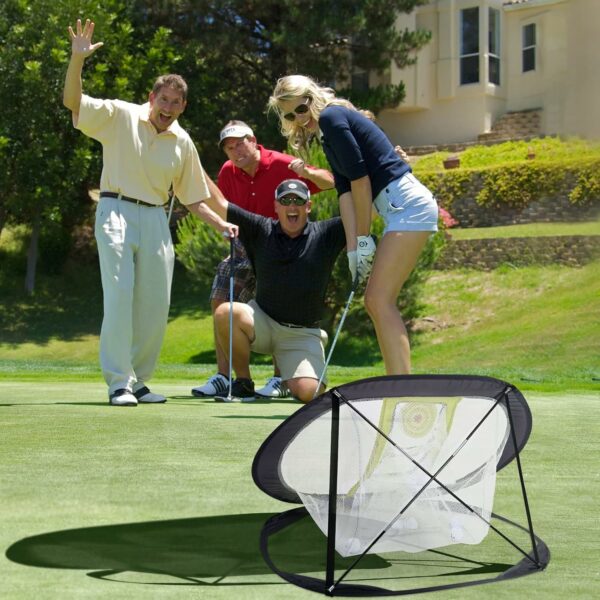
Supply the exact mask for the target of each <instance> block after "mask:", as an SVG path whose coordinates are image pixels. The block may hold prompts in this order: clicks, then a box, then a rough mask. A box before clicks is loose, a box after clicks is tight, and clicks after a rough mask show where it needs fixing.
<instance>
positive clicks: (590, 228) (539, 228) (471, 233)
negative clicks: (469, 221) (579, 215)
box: [448, 221, 600, 240]
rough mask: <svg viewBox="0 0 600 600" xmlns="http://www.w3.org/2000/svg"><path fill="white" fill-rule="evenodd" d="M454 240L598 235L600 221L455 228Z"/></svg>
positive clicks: (451, 230) (452, 235)
mask: <svg viewBox="0 0 600 600" xmlns="http://www.w3.org/2000/svg"><path fill="white" fill-rule="evenodd" d="M448 233H449V234H450V235H451V237H452V239H453V240H486V239H497V238H512V237H546V236H564V235H598V236H600V221H586V222H581V223H524V224H521V225H504V226H500V227H471V228H466V229H462V228H459V227H457V228H453V229H450V230H449V231H448Z"/></svg>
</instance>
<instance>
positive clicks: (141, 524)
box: [0, 379, 600, 600]
mask: <svg viewBox="0 0 600 600" xmlns="http://www.w3.org/2000/svg"><path fill="white" fill-rule="evenodd" d="M192 383H193V381H192V380H187V381H183V380H181V379H177V381H167V380H164V381H162V382H161V383H160V384H159V385H157V386H156V390H157V391H159V392H162V393H165V394H167V395H168V396H169V401H168V403H167V404H166V405H162V406H140V407H137V408H134V409H115V408H111V407H109V406H108V405H107V404H106V399H105V394H104V390H103V389H102V386H99V385H97V383H95V382H85V381H84V382H81V381H80V382H79V383H77V384H75V383H74V382H71V381H68V382H64V381H58V380H57V381H38V382H14V381H0V392H1V395H2V400H1V401H0V411H2V424H3V427H2V436H0V481H1V482H2V485H1V486H0V499H1V501H2V511H1V512H0V547H1V548H2V550H3V551H2V555H1V556H0V565H1V566H0V571H1V572H2V577H1V578H0V597H2V598H7V599H10V600H29V599H30V598H36V599H39V600H46V599H47V600H57V599H63V598H69V599H78V598H88V599H92V598H109V597H110V598H119V599H125V600H134V599H142V598H143V599H146V598H153V599H154V598H157V599H161V598H210V599H211V600H212V599H215V600H219V599H221V598H222V599H225V598H227V599H230V598H236V599H237V598H239V599H242V600H246V599H256V600H258V599H260V600H265V599H266V600H269V599H271V598H273V599H274V600H275V599H277V600H278V599H280V598H284V597H285V598H287V599H289V600H294V599H296V598H297V599H300V598H306V599H308V598H314V597H316V596H314V595H313V594H311V593H309V592H305V591H303V590H301V589H299V588H296V587H294V586H292V585H289V584H287V583H285V582H284V581H282V580H280V579H278V578H277V577H276V576H275V575H273V574H272V573H271V572H270V570H269V568H268V567H267V566H266V565H265V564H264V562H263V560H262V558H261V556H260V553H259V550H258V535H259V531H260V527H261V525H262V523H263V522H264V520H265V519H266V518H267V517H268V516H269V515H272V514H275V513H279V512H282V511H285V510H288V509H290V508H293V505H289V504H284V503H281V502H278V501H276V500H274V499H272V498H270V497H268V496H266V495H265V494H264V493H262V492H261V491H260V490H259V489H258V488H257V487H256V486H255V485H254V483H253V481H252V478H251V475H250V467H251V464H252V460H253V457H254V455H255V453H256V451H257V449H258V447H259V446H260V444H261V443H262V441H263V440H264V439H265V437H266V436H267V435H268V434H269V433H270V432H271V431H272V430H273V429H274V428H275V427H276V426H277V425H278V424H279V423H281V421H282V420H283V419H284V418H286V417H287V416H288V415H290V414H291V413H292V412H294V411H295V410H296V409H297V408H298V405H297V404H296V403H294V402H292V401H278V402H264V403H257V404H250V405H220V404H217V403H214V402H212V401H208V400H207V401H200V400H194V399H192V398H190V397H189V395H188V394H189V387H190V385H191V384H192ZM527 397H528V401H529V403H530V406H531V409H532V413H533V421H534V428H533V434H532V437H531V439H530V441H529V443H528V445H527V447H526V449H525V451H524V452H523V455H522V460H523V466H524V470H525V477H526V481H527V490H528V494H529V501H530V504H531V510H532V516H533V523H534V527H535V531H536V533H537V534H538V535H539V536H540V537H541V538H542V539H544V541H545V542H546V543H547V544H548V545H549V547H550V551H551V555H552V559H551V562H550V565H549V567H548V569H547V570H546V572H544V573H542V574H536V575H532V576H529V577H525V578H522V579H517V580H513V581H509V582H504V583H495V584H493V585H488V586H483V587H476V588H467V589H464V590H455V591H449V592H444V593H443V597H444V598H448V599H449V600H453V599H456V600H458V599H461V600H463V599H465V600H470V599H475V598H477V599H482V598H483V599H486V598H490V599H491V598H494V599H497V598H500V599H503V598H506V599H508V598H515V597H516V598H529V599H530V600H537V599H539V600H542V599H543V600H548V599H550V600H553V599H559V598H588V597H593V595H594V592H593V590H594V589H596V582H595V579H596V578H597V564H596V562H597V561H596V547H597V540H596V537H597V507H596V498H597V495H598V493H599V492H600V490H599V489H598V478H597V476H596V475H595V471H596V462H597V456H598V451H599V450H600V448H599V444H598V438H597V435H595V434H596V432H597V431H598V430H599V427H600V412H599V411H598V406H597V405H598V396H597V395H590V394H568V395H562V396H557V395H547V394H539V393H531V394H528V396H527ZM515 477H516V475H515V470H514V465H509V466H508V467H507V468H506V469H505V470H504V471H502V472H501V473H500V474H499V478H498V483H497V493H496V502H495V506H494V509H495V511H497V512H498V513H499V514H501V515H504V516H507V517H509V518H513V519H514V520H516V521H517V522H519V523H521V524H525V522H526V521H525V518H524V515H523V509H522V502H521V501H520V499H519V491H518V486H517V483H516V479H515ZM316 537H317V538H318V540H317V544H318V543H320V544H322V543H323V538H322V536H316ZM494 539H495V537H494V535H493V534H490V535H489V536H488V539H486V541H485V542H484V544H487V543H488V541H490V542H491V543H492V544H497V542H494V541H493V540H494ZM304 543H306V542H304ZM525 543H526V541H525ZM486 547H487V546H484V547H482V549H481V550H480V549H479V548H478V547H473V548H469V547H465V548H463V549H462V550H461V548H460V547H454V548H452V549H450V550H451V551H455V552H458V553H459V554H468V553H469V552H471V554H472V553H475V555H476V556H477V557H478V558H482V559H486V558H490V559H491V560H494V559H495V560H496V561H498V560H499V559H501V560H500V562H503V561H506V562H510V561H511V560H512V561H514V560H516V553H513V552H512V550H511V549H510V548H508V547H506V546H505V545H502V546H498V550H497V551H498V552H499V553H498V554H496V550H494V553H493V554H491V555H490V554H489V551H488V553H486V551H485V550H484V548H486ZM284 548H285V549H286V552H287V554H288V558H287V560H288V561H289V562H291V563H294V562H295V557H296V556H297V554H298V552H299V548H298V544H297V543H294V544H291V543H290V541H289V540H288V542H287V544H285V545H284ZM319 548H320V549H321V551H319ZM494 548H495V547H494ZM280 551H281V548H280ZM315 553H316V554H315ZM323 554H324V548H323V547H319V546H317V547H316V548H314V549H313V550H312V554H311V556H312V557H313V559H315V557H316V558H317V559H322V556H323ZM413 557H414V555H410V556H408V557H407V558H408V559H412V558H413ZM377 561H379V562H377ZM380 564H381V560H380V559H377V560H376V557H374V558H373V559H371V561H370V563H366V565H365V568H362V569H359V570H358V571H357V575H359V576H361V577H363V578H367V579H369V580H371V581H370V582H371V583H374V582H373V581H372V579H373V578H374V577H383V578H386V579H383V580H382V581H381V582H380V583H381V584H382V585H390V586H394V584H395V581H394V579H393V578H394V577H398V576H402V575H406V574H407V572H409V570H408V567H407V566H405V565H404V564H400V565H399V566H398V567H392V566H390V565H389V564H386V563H383V566H382V567H381V568H376V566H377V565H380ZM369 565H371V566H369ZM430 566H431V565H430ZM424 569H425V570H426V571H428V567H427V566H425V567H424ZM413 572H414V571H413ZM387 578H392V579H387ZM435 580H436V581H439V578H435ZM400 581H401V582H402V580H400ZM402 583H404V584H405V582H402ZM409 583H412V585H419V584H421V583H423V580H422V579H420V578H418V579H413V580H411V581H410V582H409ZM423 597H424V598H431V599H432V600H433V599H434V598H439V597H440V595H439V594H428V595H424V596H423Z"/></svg>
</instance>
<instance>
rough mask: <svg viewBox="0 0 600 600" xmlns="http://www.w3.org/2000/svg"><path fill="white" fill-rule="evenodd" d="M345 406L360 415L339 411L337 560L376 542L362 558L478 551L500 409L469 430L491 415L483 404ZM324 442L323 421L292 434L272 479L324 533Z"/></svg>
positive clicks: (441, 401)
mask: <svg viewBox="0 0 600 600" xmlns="http://www.w3.org/2000/svg"><path fill="white" fill-rule="evenodd" d="M352 406H353V407H355V408H356V410H357V411H359V412H360V413H361V414H358V413H357V412H355V410H352V408H350V407H349V406H348V405H347V404H344V403H343V404H342V405H341V406H340V418H339V452H338V484H337V517H336V544H335V547H336V550H337V552H338V553H339V554H341V555H342V556H352V555H357V554H361V553H362V552H364V551H365V550H366V549H367V548H368V547H369V546H370V545H371V544H372V543H373V541H374V540H376V539H377V538H378V536H380V534H381V533H382V532H385V533H383V535H382V536H381V537H380V538H379V539H378V541H377V542H376V543H375V544H374V545H373V546H372V547H371V548H370V549H369V550H368V552H369V553H375V552H391V551H398V550H402V551H405V552H420V551H422V550H426V549H433V548H439V547H443V546H448V545H450V544H457V543H463V544H478V543H480V542H481V541H482V540H483V538H484V537H485V536H486V534H487V532H488V529H489V526H488V524H487V523H486V521H489V518H490V515H491V512H492V506H493V501H494V490H495V485H496V464H497V462H498V458H499V457H500V455H501V453H502V451H503V449H504V445H505V443H506V440H507V437H508V433H509V423H508V419H507V416H506V412H505V409H504V408H503V406H502V405H498V406H496V408H495V409H494V410H493V411H492V412H491V413H490V414H489V415H488V417H487V418H486V419H485V420H484V421H483V422H482V423H481V424H480V426H479V427H478V428H477V429H476V426H477V424H478V423H480V421H481V420H482V418H483V417H484V415H485V414H486V413H487V412H488V411H489V409H490V408H491V406H492V403H491V402H490V399H489V398H477V397H459V398H422V397H419V398H407V397H402V398H379V399H365V400H353V401H352ZM361 415H363V416H364V418H363V416H361ZM367 420H368V421H370V422H371V423H372V424H373V425H375V426H376V427H377V428H378V429H379V430H380V431H381V432H382V433H383V434H385V435H382V433H379V432H378V431H377V430H376V429H375V427H373V426H372V425H371V424H370V423H369V422H368V421H367ZM473 430H475V431H474V432H473ZM470 434H471V437H470V438H469V439H468V441H465V440H466V438H467V437H468V436H469V435H470ZM386 436H387V438H389V440H391V442H393V443H391V442H390V441H389V440H388V439H386ZM330 440H331V412H326V413H324V414H323V415H321V416H320V417H319V418H317V419H315V420H314V421H312V422H311V423H310V424H309V425H307V426H306V427H304V428H303V429H302V430H301V431H300V432H299V433H298V435H297V436H296V437H295V438H294V439H293V440H292V441H291V442H290V444H289V445H288V446H287V448H286V450H285V452H284V453H283V456H282V460H281V462H280V468H281V473H280V475H281V479H282V480H283V481H284V482H285V483H286V485H288V486H289V487H290V488H292V489H294V490H295V491H296V492H297V493H298V495H299V496H300V498H301V499H302V502H303V503H304V505H305V507H306V509H307V510H308V512H309V513H310V515H311V516H312V518H313V519H314V520H315V522H316V524H317V525H318V526H319V528H320V529H321V530H322V531H323V532H324V533H327V523H328V509H329V480H330V469H329V463H330ZM395 446H397V447H395ZM399 448H400V449H399ZM454 454H455V456H454V457H453V458H451V457H452V456H453V455H454ZM450 458H451V460H449V462H448V463H447V465H446V466H444V467H443V469H442V470H441V471H440V472H439V474H437V475H436V476H435V478H436V479H437V481H438V482H439V483H438V482H436V481H433V480H431V477H430V475H434V474H436V473H437V471H438V470H439V469H440V468H441V467H442V466H443V465H444V464H445V463H446V462H447V461H448V459H450ZM415 463H417V464H415ZM425 471H427V473H429V474H430V475H428V474H427V473H426V472H425ZM428 482H429V483H428ZM426 484H427V485H426ZM440 484H441V485H440ZM424 486H425V487H424ZM443 486H445V487H446V488H448V490H449V491H447V490H445V489H444V487H443ZM422 488H424V489H422ZM420 490H422V491H421V493H419V491H420ZM450 491H451V492H452V493H453V494H455V495H456V496H457V497H458V498H460V500H462V501H463V502H464V503H465V504H466V505H467V506H468V507H470V509H469V508H467V507H466V506H464V505H463V504H461V502H459V500H457V498H456V497H454V496H453V495H452V494H451V493H450ZM415 496H416V497H415ZM480 517H482V518H483V519H482V518H480Z"/></svg>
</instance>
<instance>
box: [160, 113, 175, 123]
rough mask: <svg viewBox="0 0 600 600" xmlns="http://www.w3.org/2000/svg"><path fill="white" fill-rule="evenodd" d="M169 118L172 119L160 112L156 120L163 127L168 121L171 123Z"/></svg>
mask: <svg viewBox="0 0 600 600" xmlns="http://www.w3.org/2000/svg"><path fill="white" fill-rule="evenodd" d="M171 118H172V117H171V115H167V114H165V113H162V112H161V113H158V119H159V121H160V122H161V123H162V124H163V125H166V124H168V123H170V121H171Z"/></svg>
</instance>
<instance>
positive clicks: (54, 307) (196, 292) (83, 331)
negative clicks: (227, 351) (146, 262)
mask: <svg viewBox="0 0 600 600" xmlns="http://www.w3.org/2000/svg"><path fill="white" fill-rule="evenodd" d="M208 294H209V290H205V289H200V288H198V287H197V286H194V285H192V284H191V282H190V280H189V279H188V277H187V274H186V272H185V270H184V269H183V267H182V266H181V265H179V264H178V263H176V268H175V275H174V277H173V289H172V293H171V299H172V302H171V309H170V312H169V318H170V319H174V318H176V317H179V316H182V315H197V316H198V317H199V318H200V317H203V316H205V315H207V314H209V312H210V305H209V302H208ZM0 297H2V301H1V302H0V340H2V342H3V343H5V344H14V345H18V344H24V343H34V344H39V345H45V344H47V343H48V342H49V341H50V340H52V339H60V340H64V341H75V340H79V339H82V338H83V337H85V336H87V335H97V334H99V333H100V327H101V325H102V314H103V306H102V302H103V301H102V285H101V282H100V270H99V268H98V265H97V264H96V263H92V264H85V265H71V266H67V267H65V269H64V271H63V273H61V274H60V275H53V276H50V275H45V274H43V273H40V274H38V276H37V281H36V290H35V294H34V295H33V296H28V295H27V294H25V292H24V291H23V281H22V278H20V277H16V276H13V275H11V274H7V273H6V272H0ZM203 354H206V355H207V356H208V355H210V359H209V360H206V361H205V362H214V351H212V353H209V352H207V353H203Z"/></svg>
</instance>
